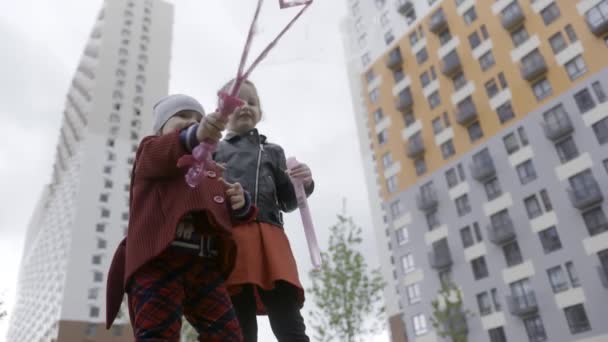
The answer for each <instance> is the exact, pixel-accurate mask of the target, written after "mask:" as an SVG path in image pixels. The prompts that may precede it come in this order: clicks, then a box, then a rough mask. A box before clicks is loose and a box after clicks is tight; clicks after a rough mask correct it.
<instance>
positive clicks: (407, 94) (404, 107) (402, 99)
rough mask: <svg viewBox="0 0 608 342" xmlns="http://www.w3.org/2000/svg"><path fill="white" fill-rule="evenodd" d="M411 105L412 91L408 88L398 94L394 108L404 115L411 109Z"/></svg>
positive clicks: (412, 102) (412, 103) (412, 100)
mask: <svg viewBox="0 0 608 342" xmlns="http://www.w3.org/2000/svg"><path fill="white" fill-rule="evenodd" d="M413 105H414V97H412V91H411V90H410V88H409V87H408V88H405V89H403V90H402V91H401V92H399V97H398V98H397V100H396V101H395V107H397V110H399V111H400V112H401V113H404V114H405V113H407V112H409V111H410V110H411V109H412V106H413Z"/></svg>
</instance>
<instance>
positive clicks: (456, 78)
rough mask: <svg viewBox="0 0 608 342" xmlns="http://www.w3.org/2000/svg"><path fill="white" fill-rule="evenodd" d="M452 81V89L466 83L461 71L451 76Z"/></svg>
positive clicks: (456, 88)
mask: <svg viewBox="0 0 608 342" xmlns="http://www.w3.org/2000/svg"><path fill="white" fill-rule="evenodd" d="M452 82H453V83H454V90H458V89H460V88H462V87H464V86H465V85H466V84H467V79H466V78H465V77H464V73H463V72H458V73H457V74H456V75H454V77H452Z"/></svg>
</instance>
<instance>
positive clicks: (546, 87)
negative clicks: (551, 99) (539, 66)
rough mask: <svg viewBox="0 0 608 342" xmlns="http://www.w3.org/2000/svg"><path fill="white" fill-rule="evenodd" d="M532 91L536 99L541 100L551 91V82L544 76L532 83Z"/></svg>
mask: <svg viewBox="0 0 608 342" xmlns="http://www.w3.org/2000/svg"><path fill="white" fill-rule="evenodd" d="M532 91H533V92H534V96H535V97H536V100H537V101H541V100H542V99H544V98H546V97H547V96H549V95H551V93H553V88H552V87H551V83H549V80H547V79H546V78H543V79H541V80H539V81H537V82H536V83H534V84H533V85H532Z"/></svg>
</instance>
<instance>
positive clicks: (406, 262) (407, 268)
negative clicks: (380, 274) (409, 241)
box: [401, 253, 415, 274]
mask: <svg viewBox="0 0 608 342" xmlns="http://www.w3.org/2000/svg"><path fill="white" fill-rule="evenodd" d="M401 268H402V269H403V273H406V274H407V273H410V272H412V271H413V270H414V269H415V266H414V256H413V255H412V254H411V253H407V254H406V255H404V256H402V257H401Z"/></svg>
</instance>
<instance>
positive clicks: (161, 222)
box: [106, 132, 256, 328]
mask: <svg viewBox="0 0 608 342" xmlns="http://www.w3.org/2000/svg"><path fill="white" fill-rule="evenodd" d="M178 162H179V164H180V165H179V166H178ZM191 162H192V159H191V156H190V155H189V152H188V151H186V150H185V149H184V147H183V146H182V144H181V142H180V140H179V133H178V132H175V133H171V134H167V135H163V136H149V137H146V138H144V139H143V140H142V142H141V144H140V145H139V149H138V150H137V153H136V155H135V165H134V166H133V172H132V176H131V193H130V196H131V201H130V208H129V211H130V218H129V230H128V234H127V237H126V238H125V239H124V240H123V241H122V242H121V243H120V244H119V246H118V248H117V249H116V252H115V254H114V258H113V260H112V264H111V266H110V270H109V272H108V282H107V290H106V327H107V328H109V327H110V326H111V325H112V322H113V321H114V319H115V318H116V315H117V314H118V311H119V310H120V305H121V303H122V298H123V296H124V294H125V291H126V286H127V284H128V282H129V280H130V278H131V276H132V275H133V274H134V273H135V272H136V271H137V270H138V269H139V268H140V267H141V266H143V265H144V264H146V263H147V262H149V261H150V260H152V259H153V258H155V257H156V256H158V255H160V254H161V253H162V252H163V251H164V250H165V249H167V247H168V246H169V245H170V244H171V242H172V241H173V240H174V239H175V231H176V227H177V225H178V223H179V221H180V220H181V219H182V217H183V216H184V215H185V214H187V213H189V212H197V211H203V212H205V213H206V216H207V218H208V220H207V221H208V222H207V221H205V222H206V223H207V226H208V227H205V229H206V230H211V231H213V233H214V234H217V235H219V236H220V241H221V243H220V257H219V258H220V260H219V261H220V262H219V267H220V271H221V272H222V273H223V275H224V276H225V277H227V276H228V274H229V273H230V272H231V271H232V268H233V267H234V260H235V256H236V245H235V244H234V241H233V240H232V236H231V228H232V226H233V225H234V224H237V223H243V222H248V221H251V220H253V219H254V217H255V214H256V209H255V208H254V207H253V206H252V208H251V210H250V211H249V214H248V215H247V217H245V218H243V219H241V220H239V221H237V220H235V219H233V218H232V217H231V210H230V203H229V200H228V199H227V198H225V197H224V196H225V191H226V189H225V186H224V184H223V183H222V182H220V181H219V180H218V177H220V176H221V170H220V169H219V168H218V167H217V166H215V165H212V166H209V167H207V171H206V172H205V175H206V176H205V177H203V178H204V179H203V181H202V182H201V183H200V184H199V185H198V186H197V187H196V188H191V187H189V186H188V185H187V184H186V181H185V179H184V175H185V173H186V172H187V169H188V166H189V165H190V164H191Z"/></svg>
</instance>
